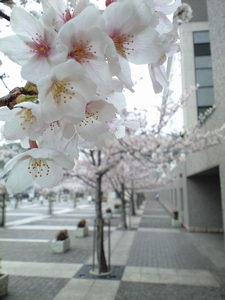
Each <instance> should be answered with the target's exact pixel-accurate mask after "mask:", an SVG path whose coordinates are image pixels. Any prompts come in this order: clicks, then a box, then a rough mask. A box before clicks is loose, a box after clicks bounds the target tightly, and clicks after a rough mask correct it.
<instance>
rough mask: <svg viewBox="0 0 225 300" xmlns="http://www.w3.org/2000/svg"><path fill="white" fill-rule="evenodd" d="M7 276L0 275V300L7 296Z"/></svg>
mask: <svg viewBox="0 0 225 300" xmlns="http://www.w3.org/2000/svg"><path fill="white" fill-rule="evenodd" d="M8 283H9V275H8V274H1V275H0V299H2V297H4V296H6V295H7V294H8Z"/></svg>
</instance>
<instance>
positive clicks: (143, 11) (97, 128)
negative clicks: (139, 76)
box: [0, 0, 181, 193]
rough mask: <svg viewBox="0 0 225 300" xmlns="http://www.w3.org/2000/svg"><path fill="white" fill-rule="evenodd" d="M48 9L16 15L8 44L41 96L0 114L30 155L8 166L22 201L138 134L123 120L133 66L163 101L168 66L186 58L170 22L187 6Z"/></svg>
mask: <svg viewBox="0 0 225 300" xmlns="http://www.w3.org/2000/svg"><path fill="white" fill-rule="evenodd" d="M41 4H42V8H43V14H42V15H41V16H40V17H39V18H37V17H36V16H34V15H31V14H30V13H28V12H27V11H26V10H24V9H23V8H21V7H14V8H13V11H12V14H11V20H10V25H11V28H12V30H13V31H14V33H15V35H12V36H8V37H5V38H3V39H1V40H0V51H2V52H3V53H4V54H6V55H7V56H8V57H9V58H10V59H11V60H12V61H14V62H16V63H17V64H19V65H20V66H21V76H22V77H23V78H24V79H25V80H27V81H28V82H29V86H32V87H33V89H34V90H35V89H36V91H37V92H36V93H34V94H33V95H32V96H30V95H29V96H26V95H24V96H22V95H21V96H22V97H18V99H17V103H16V104H15V105H14V107H13V109H11V110H10V109H8V108H7V107H5V108H2V109H1V110H0V120H2V121H5V124H4V126H3V127H2V134H3V136H4V138H5V139H6V140H20V141H21V145H22V146H23V147H24V148H28V149H29V150H28V151H26V152H24V153H22V154H19V155H17V156H16V157H14V158H13V159H12V160H10V161H9V162H8V163H7V164H6V165H5V169H4V174H7V173H8V172H9V176H8V179H7V183H6V186H7V188H8V190H9V191H11V192H14V193H16V192H20V191H22V190H23V189H25V188H26V187H28V186H29V185H30V184H32V183H33V182H34V181H35V182H36V183H38V184H40V185H41V186H43V187H52V186H55V185H57V184H58V183H59V182H60V180H61V179H62V176H63V168H68V169H72V168H73V166H74V161H76V160H77V159H78V156H79V149H81V148H86V149H93V148H95V147H104V146H106V145H108V144H109V143H110V141H112V140H113V139H114V138H120V137H123V136H124V133H125V126H132V124H129V123H125V122H124V120H123V119H122V118H121V117H120V116H119V115H120V112H121V111H122V110H123V109H124V108H125V107H126V100H125V97H124V95H123V93H122V92H123V89H124V88H127V89H129V90H130V91H131V92H133V85H134V84H133V82H132V78H131V70H130V63H132V64H135V65H146V67H147V68H148V69H149V74H150V78H151V80H152V84H153V87H154V90H155V92H156V93H159V92H161V91H162V89H163V88H164V87H167V86H168V81H167V78H166V74H165V69H164V63H165V62H166V60H167V58H168V57H170V56H172V55H173V54H174V53H176V52H178V51H179V50H180V47H179V43H178V38H179V37H178V34H177V32H176V31H175V29H174V26H173V23H172V22H171V21H170V20H169V18H168V15H171V14H174V12H175V11H176V10H177V8H178V7H179V6H180V5H181V0H117V1H115V0H111V1H109V0H107V1H106V8H105V10H104V11H102V10H99V9H98V8H97V6H96V5H95V4H93V3H92V2H91V1H89V0H80V1H76V0H71V1H70V2H68V1H64V0H61V1H54V0H41Z"/></svg>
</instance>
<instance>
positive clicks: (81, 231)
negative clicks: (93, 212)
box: [75, 226, 88, 237]
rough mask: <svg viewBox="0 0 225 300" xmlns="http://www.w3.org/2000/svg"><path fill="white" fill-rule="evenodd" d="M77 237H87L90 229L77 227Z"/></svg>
mask: <svg viewBox="0 0 225 300" xmlns="http://www.w3.org/2000/svg"><path fill="white" fill-rule="evenodd" d="M75 235H76V237H85V236H87V235H88V227H87V226H85V227H77V228H76V230H75Z"/></svg>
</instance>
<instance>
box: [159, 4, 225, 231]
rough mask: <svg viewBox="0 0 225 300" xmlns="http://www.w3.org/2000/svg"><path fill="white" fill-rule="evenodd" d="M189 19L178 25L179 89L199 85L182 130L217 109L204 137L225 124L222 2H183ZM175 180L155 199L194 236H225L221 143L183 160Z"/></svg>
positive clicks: (224, 12) (224, 18) (224, 158)
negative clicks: (190, 12)
mask: <svg viewBox="0 0 225 300" xmlns="http://www.w3.org/2000/svg"><path fill="white" fill-rule="evenodd" d="M184 2H185V3H188V4H189V5H190V6H191V7H192V9H193V18H192V19H191V21H190V22H189V23H183V24H182V25H181V26H180V37H181V47H182V62H181V66H182V85H183V88H188V87H189V86H191V85H193V84H195V83H199V84H200V88H199V89H198V90H197V91H196V93H194V94H193V95H192V96H191V98H190V100H189V101H188V104H187V106H186V107H185V108H184V125H185V126H186V127H189V126H190V125H191V124H193V123H194V122H196V121H197V118H198V114H200V113H202V112H204V111H205V110H206V109H207V108H210V107H212V106H213V105H215V109H214V111H213V113H212V114H211V115H210V116H209V117H208V118H207V119H206V120H205V122H204V123H203V124H202V126H201V127H202V128H201V130H202V132H206V131H208V130H212V129H216V128H219V127H221V126H222V124H224V123H225V1H224V0H197V1H196V0H185V1H184ZM172 177H173V179H174V180H173V181H172V183H170V184H168V186H167V187H165V189H164V190H162V191H160V193H159V199H160V201H162V203H163V204H164V205H165V206H166V207H167V208H168V209H169V210H171V211H173V210H178V211H179V219H180V220H181V221H182V223H183V225H184V227H185V228H186V229H187V230H190V231H198V232H224V231H225V144H220V145H217V146H213V147H211V148H208V149H206V150H204V151H201V152H197V153H193V154H191V155H188V156H187V159H186V162H185V163H184V164H182V165H181V166H178V167H176V168H175V169H174V170H173V171H172Z"/></svg>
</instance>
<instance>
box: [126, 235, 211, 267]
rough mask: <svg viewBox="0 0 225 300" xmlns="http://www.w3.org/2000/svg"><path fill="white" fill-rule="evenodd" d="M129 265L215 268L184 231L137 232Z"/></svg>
mask: <svg viewBox="0 0 225 300" xmlns="http://www.w3.org/2000/svg"><path fill="white" fill-rule="evenodd" d="M127 265H128V266H142V267H157V268H175V269H176V268H177V269H209V270H212V269H213V268H214V266H213V264H212V263H211V262H210V260H209V259H207V258H206V257H203V256H202V255H201V254H200V253H199V251H198V250H197V248H196V247H195V246H194V245H193V244H192V243H191V241H190V238H189V237H188V236H187V235H185V234H184V233H163V232H160V233H154V232H137V233H136V236H135V240H134V243H133V246H132V248H131V251H130V256H129V259H128V261H127Z"/></svg>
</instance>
